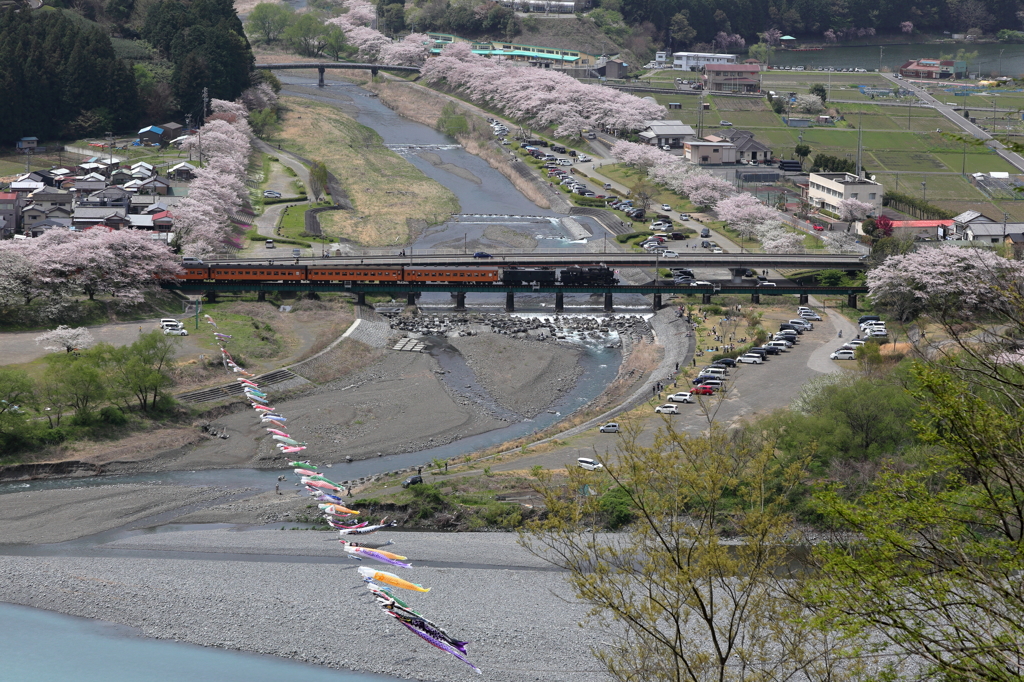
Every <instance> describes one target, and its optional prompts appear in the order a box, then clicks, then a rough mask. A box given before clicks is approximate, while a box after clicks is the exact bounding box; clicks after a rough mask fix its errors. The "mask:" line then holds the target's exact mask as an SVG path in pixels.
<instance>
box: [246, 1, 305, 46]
mask: <svg viewBox="0 0 1024 682" xmlns="http://www.w3.org/2000/svg"><path fill="white" fill-rule="evenodd" d="M294 20H295V13H294V12H293V11H292V9H291V7H289V6H288V5H284V4H278V3H276V2H261V3H259V4H258V5H256V6H255V7H254V8H253V9H252V12H250V13H249V17H248V19H247V20H246V22H245V24H246V26H247V27H248V28H249V30H250V31H251V32H252V33H255V34H256V35H258V36H261V37H262V38H263V39H264V40H265V41H267V42H268V43H273V42H275V41H276V40H277V39H278V38H280V37H281V34H282V33H284V32H285V29H287V28H288V26H289V25H290V24H291V23H292V21H294Z"/></svg>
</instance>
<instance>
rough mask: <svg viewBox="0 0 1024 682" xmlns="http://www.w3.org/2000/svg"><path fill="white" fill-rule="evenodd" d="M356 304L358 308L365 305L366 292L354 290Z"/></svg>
mask: <svg viewBox="0 0 1024 682" xmlns="http://www.w3.org/2000/svg"><path fill="white" fill-rule="evenodd" d="M356 305H357V306H359V307H360V308H362V307H363V306H365V305H366V292H365V291H357V292H356Z"/></svg>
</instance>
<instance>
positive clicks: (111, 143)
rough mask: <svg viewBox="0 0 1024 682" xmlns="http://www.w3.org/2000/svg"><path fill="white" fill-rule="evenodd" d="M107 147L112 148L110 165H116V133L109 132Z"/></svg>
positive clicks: (107, 134)
mask: <svg viewBox="0 0 1024 682" xmlns="http://www.w3.org/2000/svg"><path fill="white" fill-rule="evenodd" d="M106 136H107V148H108V149H110V157H109V158H110V165H114V133H112V132H109V131H108V132H107V133H106Z"/></svg>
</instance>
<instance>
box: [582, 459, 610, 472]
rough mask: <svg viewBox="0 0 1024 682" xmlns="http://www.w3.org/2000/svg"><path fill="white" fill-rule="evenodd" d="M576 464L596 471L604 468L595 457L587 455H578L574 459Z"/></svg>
mask: <svg viewBox="0 0 1024 682" xmlns="http://www.w3.org/2000/svg"><path fill="white" fill-rule="evenodd" d="M576 466H578V467H579V468H580V469H586V470H587V471H597V470H599V469H604V465H603V464H601V463H600V462H598V461H597V460H596V459H590V458H589V457H580V458H579V459H577V460H576Z"/></svg>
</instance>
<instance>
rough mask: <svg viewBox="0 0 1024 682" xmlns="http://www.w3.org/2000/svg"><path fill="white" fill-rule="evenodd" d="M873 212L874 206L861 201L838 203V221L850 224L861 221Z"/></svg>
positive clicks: (850, 200)
mask: <svg viewBox="0 0 1024 682" xmlns="http://www.w3.org/2000/svg"><path fill="white" fill-rule="evenodd" d="M874 210H875V207H874V206H872V205H871V204H867V203H864V202H863V201H858V200H857V199H843V200H842V201H840V202H839V219H840V220H845V221H846V222H848V223H852V222H853V221H854V220H861V219H862V218H864V217H866V216H867V215H868V214H869V213H871V212H872V211H874Z"/></svg>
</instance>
